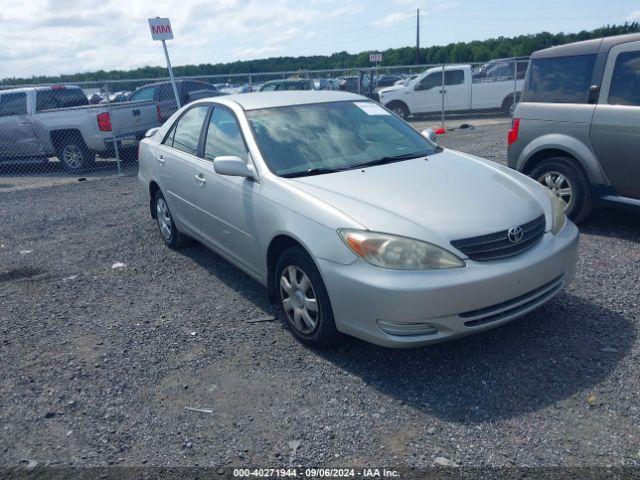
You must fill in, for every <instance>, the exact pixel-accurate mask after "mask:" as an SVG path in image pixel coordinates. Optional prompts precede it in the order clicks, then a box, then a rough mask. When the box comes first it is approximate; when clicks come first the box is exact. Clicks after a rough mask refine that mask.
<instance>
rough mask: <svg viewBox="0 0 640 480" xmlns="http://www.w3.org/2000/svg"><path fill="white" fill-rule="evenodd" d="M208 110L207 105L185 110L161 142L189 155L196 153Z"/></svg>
mask: <svg viewBox="0 0 640 480" xmlns="http://www.w3.org/2000/svg"><path fill="white" fill-rule="evenodd" d="M208 111H209V106H208V105H199V106H197V107H193V108H191V109H190V110H187V111H186V112H185V114H184V115H182V116H181V117H180V118H179V119H178V121H177V122H176V123H175V125H174V126H173V128H172V129H171V132H169V135H167V137H166V138H165V139H164V142H163V143H164V144H165V145H167V146H169V147H173V148H175V149H177V150H180V151H183V152H185V153H188V154H190V155H196V154H197V153H198V142H199V141H200V132H201V131H202V125H203V124H204V118H205V117H206V116H207V112H208Z"/></svg>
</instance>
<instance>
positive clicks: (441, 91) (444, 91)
mask: <svg viewBox="0 0 640 480" xmlns="http://www.w3.org/2000/svg"><path fill="white" fill-rule="evenodd" d="M438 93H447V91H446V90H438Z"/></svg>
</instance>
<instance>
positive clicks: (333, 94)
mask: <svg viewBox="0 0 640 480" xmlns="http://www.w3.org/2000/svg"><path fill="white" fill-rule="evenodd" d="M210 100H214V101H215V102H216V103H221V104H225V103H235V104H236V105H239V106H240V107H241V108H242V109H243V110H258V109H260V108H275V107H287V106H291V105H309V104H312V103H328V102H340V101H367V102H368V101H370V100H369V99H368V98H366V97H363V96H362V95H356V94H355V93H348V92H339V91H335V90H319V91H316V90H286V91H275V92H253V93H235V94H232V95H224V96H222V97H211V98H210ZM206 101H207V99H206V98H203V99H202V100H199V102H206Z"/></svg>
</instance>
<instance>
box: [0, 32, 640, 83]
mask: <svg viewBox="0 0 640 480" xmlns="http://www.w3.org/2000/svg"><path fill="white" fill-rule="evenodd" d="M634 32H640V23H639V22H632V23H628V22H627V23H624V24H622V25H606V26H604V27H601V28H597V29H595V30H590V31H587V30H583V31H581V32H578V33H556V34H552V33H549V32H541V33H537V34H529V35H519V36H516V37H497V38H490V39H487V40H475V41H472V42H457V43H450V44H449V45H443V46H432V47H426V48H421V49H420V51H419V55H418V56H417V55H416V48H415V47H402V48H389V49H387V50H384V51H383V52H381V53H382V59H383V60H382V63H381V64H380V66H383V67H384V66H397V65H414V64H416V63H420V64H433V63H463V62H465V63H466V62H484V61H487V60H491V59H494V58H505V57H517V56H527V55H530V54H531V53H532V52H534V51H536V50H540V49H542V48H548V47H551V46H554V45H561V44H564V43H570V42H576V41H580V40H588V39H591V38H598V37H606V36H611V35H621V34H625V33H634ZM370 53H373V52H372V51H366V52H360V53H357V54H351V53H348V52H346V51H342V52H337V53H334V54H332V55H311V56H302V57H271V58H265V59H261V60H243V61H236V62H231V63H217V64H210V63H206V64H205V63H203V64H200V65H183V66H177V67H174V73H175V74H176V75H177V76H199V75H202V76H214V75H231V74H247V73H261V72H279V71H281V72H284V71H298V70H329V69H340V68H351V67H356V68H361V67H369V66H371V64H370V62H369V54H370ZM166 76H167V74H166V68H164V67H160V66H157V67H152V66H146V67H141V68H136V69H133V70H110V71H104V70H98V71H95V72H86V73H75V74H68V75H59V76H44V75H42V76H33V77H31V78H13V77H10V78H4V79H2V80H0V85H18V84H27V83H30V84H31V83H58V82H60V83H63V82H87V81H91V82H93V81H95V82H101V81H105V80H122V79H137V78H164V77H166Z"/></svg>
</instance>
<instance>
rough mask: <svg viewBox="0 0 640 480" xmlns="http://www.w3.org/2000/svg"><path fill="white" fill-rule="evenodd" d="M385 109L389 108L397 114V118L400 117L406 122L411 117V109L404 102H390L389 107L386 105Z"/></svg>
mask: <svg viewBox="0 0 640 480" xmlns="http://www.w3.org/2000/svg"><path fill="white" fill-rule="evenodd" d="M385 107H387V108H388V109H389V110H391V111H392V112H393V113H395V114H396V115H397V116H399V117H400V118H401V119H403V120H406V119H407V118H409V115H410V112H409V107H407V105H406V104H405V103H404V102H398V101H394V102H390V103H388V104H387V105H385Z"/></svg>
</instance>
